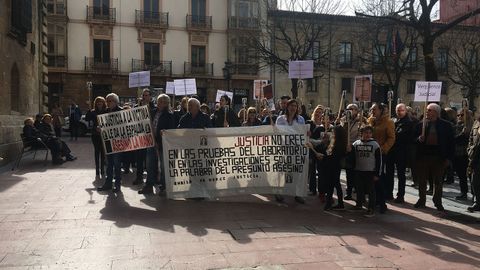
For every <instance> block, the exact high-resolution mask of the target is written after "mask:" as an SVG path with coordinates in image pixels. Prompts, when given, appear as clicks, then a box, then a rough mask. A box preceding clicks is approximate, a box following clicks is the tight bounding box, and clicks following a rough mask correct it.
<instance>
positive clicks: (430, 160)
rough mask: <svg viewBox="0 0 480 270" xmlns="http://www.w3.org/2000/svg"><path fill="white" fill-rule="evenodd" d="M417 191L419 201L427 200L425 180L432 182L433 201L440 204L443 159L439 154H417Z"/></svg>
mask: <svg viewBox="0 0 480 270" xmlns="http://www.w3.org/2000/svg"><path fill="white" fill-rule="evenodd" d="M416 166H417V172H418V193H419V198H418V200H419V202H420V203H423V204H424V203H425V202H426V201H427V181H428V179H432V182H433V203H434V204H435V206H440V205H442V193H443V175H444V173H445V169H446V166H445V160H444V159H443V158H441V157H439V156H425V155H422V156H420V155H419V156H417V165H416Z"/></svg>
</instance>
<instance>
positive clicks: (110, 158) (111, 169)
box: [104, 153, 122, 187]
mask: <svg viewBox="0 0 480 270" xmlns="http://www.w3.org/2000/svg"><path fill="white" fill-rule="evenodd" d="M120 158H121V154H120V153H116V154H110V155H107V178H106V180H105V184H104V186H112V180H113V179H114V178H115V186H117V187H119V186H120V185H121V183H122V174H121V172H122V171H121V168H120V165H121V162H120Z"/></svg>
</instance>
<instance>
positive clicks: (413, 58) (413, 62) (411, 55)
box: [406, 47, 417, 69]
mask: <svg viewBox="0 0 480 270" xmlns="http://www.w3.org/2000/svg"><path fill="white" fill-rule="evenodd" d="M408 50H409V51H408V59H407V64H406V67H407V68H410V69H416V68H417V47H412V48H409V49H408Z"/></svg>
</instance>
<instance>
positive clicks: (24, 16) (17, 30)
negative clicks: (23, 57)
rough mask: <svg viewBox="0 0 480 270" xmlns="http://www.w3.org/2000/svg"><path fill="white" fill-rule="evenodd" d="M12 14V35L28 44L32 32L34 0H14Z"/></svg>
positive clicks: (22, 42)
mask: <svg viewBox="0 0 480 270" xmlns="http://www.w3.org/2000/svg"><path fill="white" fill-rule="evenodd" d="M10 15H11V16H10V23H11V24H10V35H11V36H13V37H14V38H16V39H17V40H18V41H19V42H20V43H21V44H22V45H26V44H27V33H31V32H32V0H12V1H11V14H10Z"/></svg>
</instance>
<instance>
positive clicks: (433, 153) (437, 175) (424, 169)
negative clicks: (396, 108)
mask: <svg viewBox="0 0 480 270" xmlns="http://www.w3.org/2000/svg"><path fill="white" fill-rule="evenodd" d="M440 113H441V108H440V106H439V105H438V104H435V103H431V104H429V105H428V106H427V113H426V115H425V117H424V119H423V121H425V122H426V125H425V130H424V131H423V130H422V129H423V123H419V124H418V125H417V126H416V129H415V137H416V138H417V148H418V150H417V160H416V166H417V171H418V181H419V183H418V192H419V199H418V201H417V203H415V208H424V207H425V203H426V200H427V181H428V178H429V177H431V178H432V180H433V185H434V187H433V188H434V191H433V202H434V204H435V207H436V208H437V209H438V210H439V211H444V208H443V205H442V192H443V187H442V185H443V175H444V173H445V170H446V168H447V167H448V165H449V164H450V163H451V159H452V157H453V156H454V153H455V145H454V144H453V141H454V139H455V137H454V131H453V127H452V125H451V124H450V123H449V122H447V121H445V120H443V119H441V118H440Z"/></svg>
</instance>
